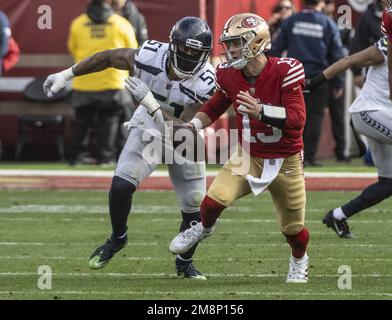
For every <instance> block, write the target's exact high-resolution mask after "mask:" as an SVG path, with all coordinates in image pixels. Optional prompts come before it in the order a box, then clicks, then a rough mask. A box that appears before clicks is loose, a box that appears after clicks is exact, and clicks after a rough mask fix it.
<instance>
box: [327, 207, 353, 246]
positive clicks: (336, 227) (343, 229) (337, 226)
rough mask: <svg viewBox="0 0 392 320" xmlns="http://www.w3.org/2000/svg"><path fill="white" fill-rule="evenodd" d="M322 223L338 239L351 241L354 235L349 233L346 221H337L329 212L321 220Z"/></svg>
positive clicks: (331, 212)
mask: <svg viewBox="0 0 392 320" xmlns="http://www.w3.org/2000/svg"><path fill="white" fill-rule="evenodd" d="M323 223H324V224H325V225H327V227H328V228H331V229H333V231H335V233H336V234H337V235H338V237H340V238H348V239H353V238H354V235H353V234H352V233H351V232H350V227H349V225H348V223H347V220H346V219H342V220H338V219H336V218H335V217H334V216H333V211H332V210H331V211H329V212H328V213H327V214H326V215H325V217H324V218H323Z"/></svg>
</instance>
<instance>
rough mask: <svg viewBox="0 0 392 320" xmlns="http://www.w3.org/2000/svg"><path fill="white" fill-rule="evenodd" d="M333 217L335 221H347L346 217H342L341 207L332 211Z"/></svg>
mask: <svg viewBox="0 0 392 320" xmlns="http://www.w3.org/2000/svg"><path fill="white" fill-rule="evenodd" d="M333 217H334V218H335V219H337V220H343V219H347V217H346V216H345V215H344V212H343V210H342V207H339V208H336V209H335V210H334V211H333Z"/></svg>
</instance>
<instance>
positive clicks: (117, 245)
mask: <svg viewBox="0 0 392 320" xmlns="http://www.w3.org/2000/svg"><path fill="white" fill-rule="evenodd" d="M127 243H128V238H127V237H125V239H122V241H115V240H113V239H112V238H110V239H108V240H106V242H105V243H104V244H103V245H102V246H100V247H98V248H97V249H96V250H95V251H94V253H93V254H92V255H91V257H90V260H89V262H88V264H89V266H90V268H91V269H101V268H103V267H104V266H106V265H107V264H108V263H109V261H110V259H112V258H113V256H114V254H115V253H117V252H118V251H120V250H121V249H122V248H124V247H125V246H126V245H127Z"/></svg>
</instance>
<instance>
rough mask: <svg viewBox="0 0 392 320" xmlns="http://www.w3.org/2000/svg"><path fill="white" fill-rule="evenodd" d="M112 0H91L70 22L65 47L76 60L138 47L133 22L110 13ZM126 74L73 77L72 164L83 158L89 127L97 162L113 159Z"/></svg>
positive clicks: (125, 97) (126, 99)
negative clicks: (94, 143) (85, 9)
mask: <svg viewBox="0 0 392 320" xmlns="http://www.w3.org/2000/svg"><path fill="white" fill-rule="evenodd" d="M112 2H113V0H92V1H91V3H90V4H89V6H88V8H87V12H86V13H85V14H82V15H80V16H78V17H77V18H75V19H74V20H73V21H72V24H71V27H70V34H69V39H68V49H69V51H70V52H71V54H72V56H73V58H74V60H75V62H76V63H78V62H80V61H81V60H83V59H84V58H86V57H88V56H90V55H92V54H94V53H96V52H100V51H104V50H111V49H117V48H137V47H138V43H137V40H136V37H135V32H134V30H133V28H132V25H131V24H130V23H129V22H128V21H127V20H126V19H125V18H123V17H121V16H120V15H118V14H115V13H114V12H113V10H112V7H111V5H112ZM128 73H129V71H128V70H117V69H113V68H109V69H106V70H104V71H101V72H97V73H92V74H89V75H86V76H83V77H78V78H75V79H74V80H73V83H72V86H73V90H74V91H73V96H72V105H73V107H74V108H75V121H74V125H73V134H72V139H71V146H70V150H69V155H68V160H69V163H70V164H71V165H75V164H78V163H81V162H85V161H86V151H87V142H86V141H87V139H88V135H89V132H90V129H91V128H95V134H96V140H97V152H96V153H97V154H96V158H97V162H98V164H107V163H112V162H114V160H115V155H116V148H115V145H116V143H115V142H116V141H115V140H116V137H117V131H118V128H119V124H120V119H121V118H122V116H123V113H124V108H125V107H126V106H127V105H129V104H130V97H129V95H128V94H127V93H126V91H125V90H124V85H123V83H124V79H125V78H126V77H127V76H128Z"/></svg>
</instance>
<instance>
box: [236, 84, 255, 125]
mask: <svg viewBox="0 0 392 320" xmlns="http://www.w3.org/2000/svg"><path fill="white" fill-rule="evenodd" d="M237 103H238V104H239V105H240V106H239V107H238V110H239V111H241V112H245V113H247V114H248V115H249V116H250V117H252V118H256V119H258V118H259V115H260V112H261V109H260V105H259V103H258V102H257V100H256V99H255V98H253V97H252V96H251V95H250V94H249V92H248V91H246V92H244V91H240V93H239V94H238V95H237Z"/></svg>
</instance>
